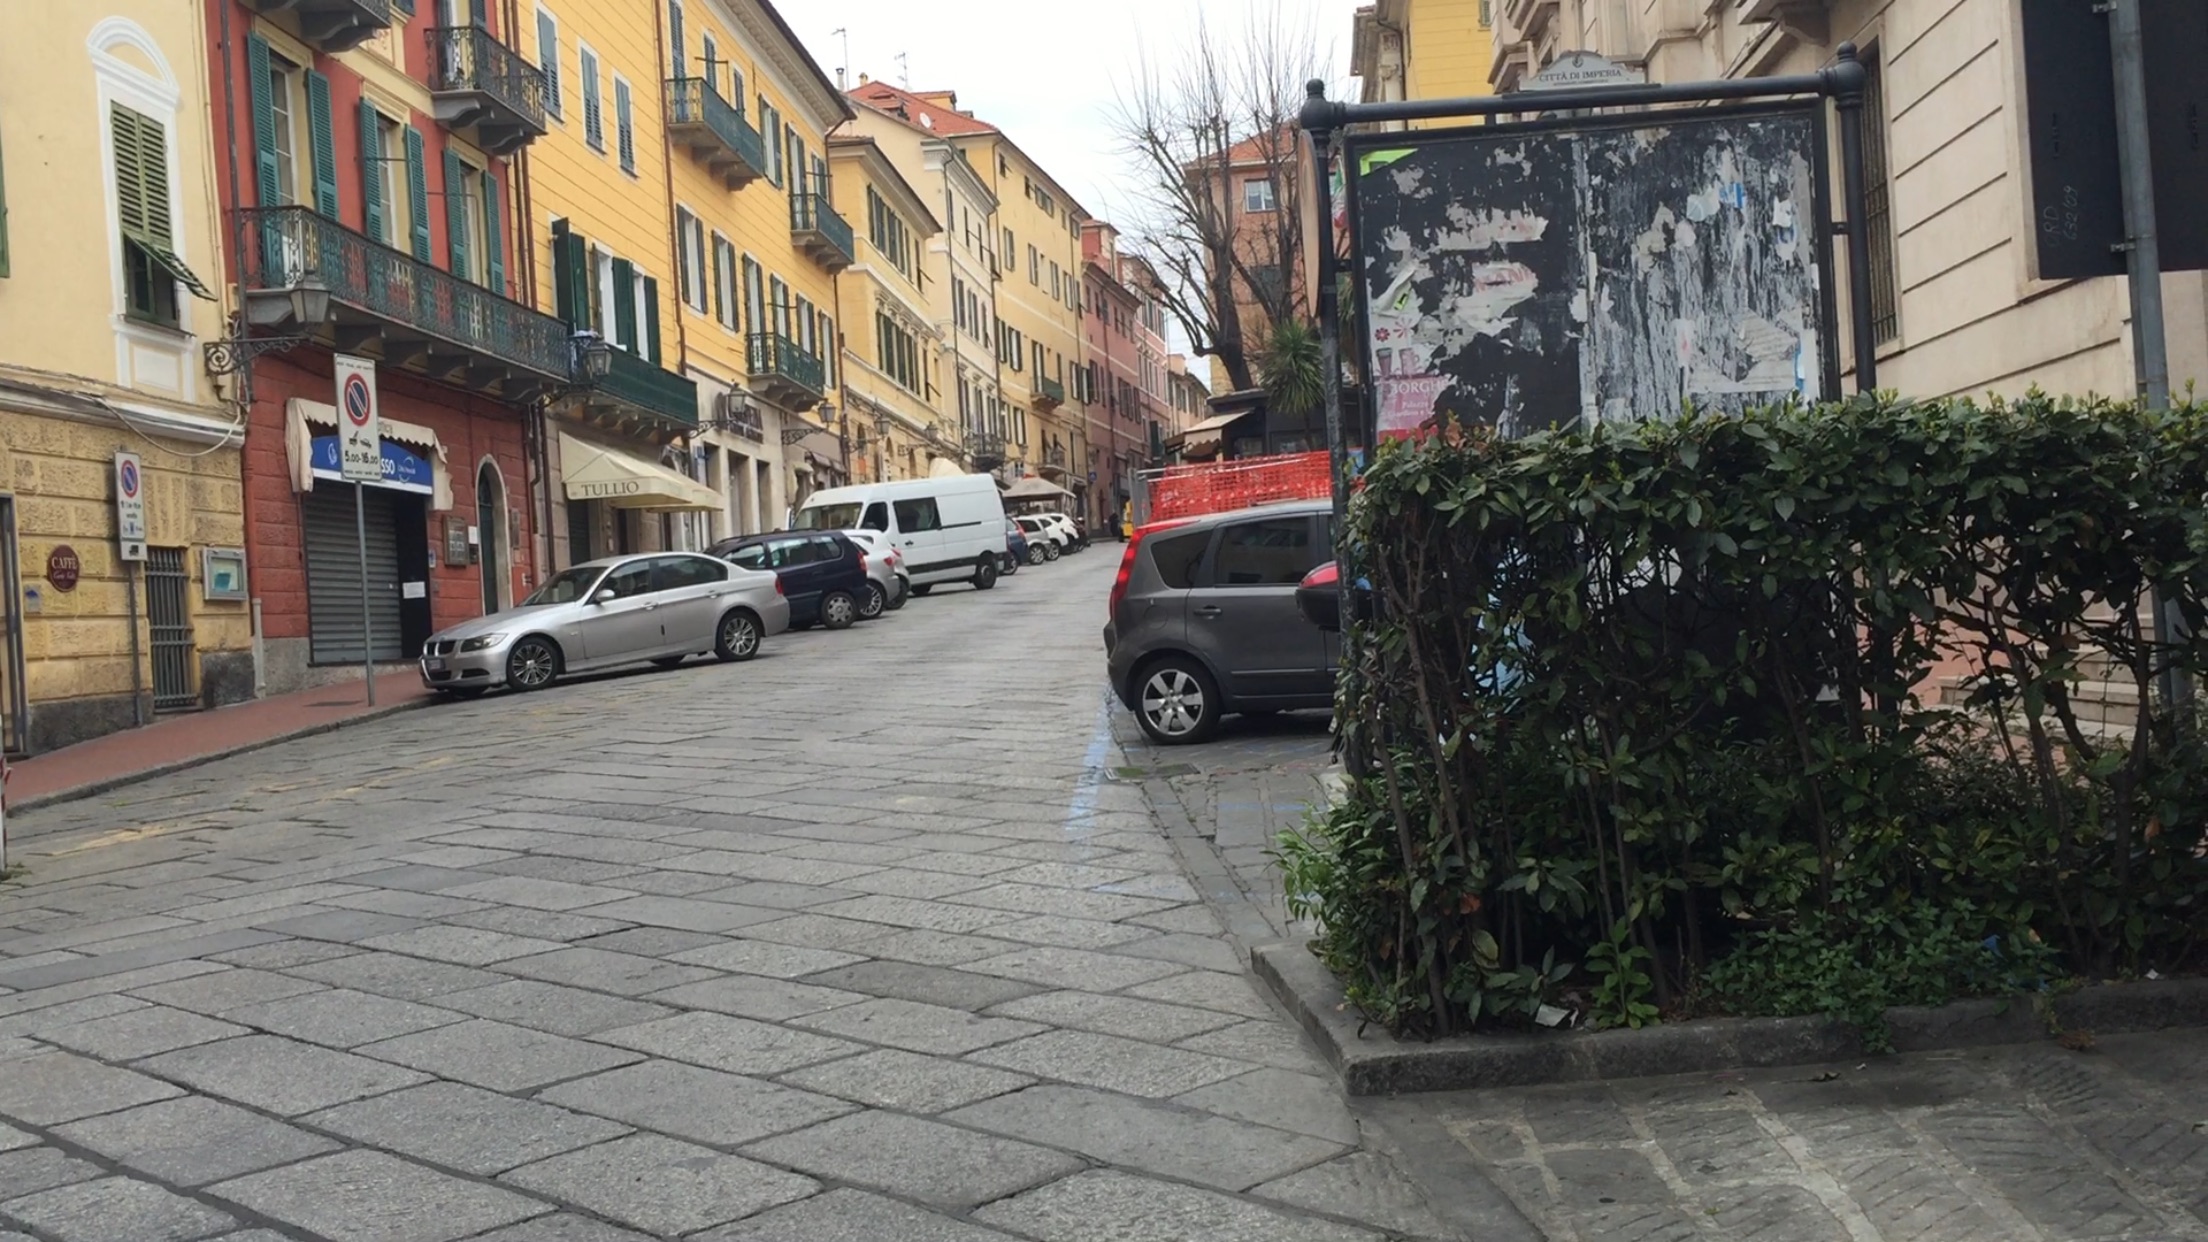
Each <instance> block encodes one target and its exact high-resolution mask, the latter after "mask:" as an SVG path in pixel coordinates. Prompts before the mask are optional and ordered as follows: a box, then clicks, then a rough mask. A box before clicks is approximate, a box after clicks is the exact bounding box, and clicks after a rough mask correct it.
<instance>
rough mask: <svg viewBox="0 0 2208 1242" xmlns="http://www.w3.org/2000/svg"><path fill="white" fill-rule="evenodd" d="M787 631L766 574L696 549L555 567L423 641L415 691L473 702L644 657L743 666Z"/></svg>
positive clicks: (783, 604) (774, 584) (776, 590)
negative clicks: (513, 596) (514, 595)
mask: <svg viewBox="0 0 2208 1242" xmlns="http://www.w3.org/2000/svg"><path fill="white" fill-rule="evenodd" d="M788 628H790V603H789V601H788V600H787V599H784V598H783V597H782V584H781V580H780V579H779V578H777V577H776V576H775V575H774V574H772V573H763V572H758V571H754V570H749V569H742V568H739V567H737V566H735V565H731V564H729V563H728V562H727V561H723V560H719V559H716V558H714V557H710V556H705V555H702V554H700V553H695V552H656V553H651V554H647V555H644V556H610V557H607V558H605V559H603V560H596V561H588V562H586V563H584V564H581V565H576V566H573V567H571V568H568V569H563V570H561V571H560V572H559V573H556V574H554V575H552V577H550V578H548V579H546V580H545V583H544V585H543V586H541V587H538V588H537V590H536V593H535V594H533V595H531V596H530V597H529V598H527V599H525V600H523V601H521V603H519V604H517V605H515V606H514V607H512V608H508V609H506V610H505V611H503V612H496V613H492V614H491V615H490V616H487V617H477V618H476V619H475V620H473V621H466V622H462V623H461V624H459V625H455V626H451V627H449V628H447V629H442V630H439V631H437V632H436V633H435V634H432V635H430V636H429V641H427V642H425V643H423V644H422V661H421V667H422V684H423V685H426V686H428V687H429V688H430V689H432V690H436V691H439V692H441V693H443V694H447V695H451V696H454V697H456V698H474V697H475V696H476V695H479V694H481V693H483V692H484V691H486V690H489V689H491V688H492V687H494V686H511V687H512V688H514V689H516V690H541V689H543V688H544V687H546V686H549V685H551V684H552V683H553V682H555V681H557V680H559V678H560V677H561V676H563V675H565V674H568V673H583V672H591V671H594V670H597V669H602V668H611V667H614V666H616V665H621V664H636V663H641V662H642V661H645V660H650V661H651V662H652V663H654V664H657V665H660V666H662V667H672V666H674V665H677V664H680V663H682V662H683V660H684V659H685V658H686V657H689V656H693V655H705V654H707V653H709V652H710V653H711V654H712V655H714V656H715V657H717V658H719V659H721V660H748V659H750V658H751V657H753V656H755V655H757V654H759V643H760V640H761V639H764V638H767V637H769V636H771V635H774V634H779V633H781V632H782V631H784V630H786V629H788Z"/></svg>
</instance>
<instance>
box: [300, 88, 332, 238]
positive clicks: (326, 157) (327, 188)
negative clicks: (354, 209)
mask: <svg viewBox="0 0 2208 1242" xmlns="http://www.w3.org/2000/svg"><path fill="white" fill-rule="evenodd" d="M307 127H308V128H309V129H310V130H311V131H312V132H313V134H314V209H315V210H316V211H319V212H321V213H322V214H323V215H325V216H328V217H329V218H330V219H332V220H335V219H337V145H336V139H335V137H334V135H332V133H331V132H330V131H331V125H330V80H329V79H328V78H326V77H324V76H322V75H321V74H319V73H309V74H307Z"/></svg>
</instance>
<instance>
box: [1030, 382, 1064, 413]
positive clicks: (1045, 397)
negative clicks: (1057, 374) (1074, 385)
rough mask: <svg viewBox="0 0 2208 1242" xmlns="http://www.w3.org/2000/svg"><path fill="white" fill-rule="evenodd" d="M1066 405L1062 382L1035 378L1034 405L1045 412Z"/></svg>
mask: <svg viewBox="0 0 2208 1242" xmlns="http://www.w3.org/2000/svg"><path fill="white" fill-rule="evenodd" d="M1065 403H1066V385H1065V383H1064V381H1062V380H1054V379H1051V378H1050V377H1048V376H1044V375H1038V376H1036V377H1035V404H1037V405H1039V406H1042V407H1043V408H1044V409H1046V410H1050V409H1056V408H1058V407H1059V406H1061V405H1064V404H1065Z"/></svg>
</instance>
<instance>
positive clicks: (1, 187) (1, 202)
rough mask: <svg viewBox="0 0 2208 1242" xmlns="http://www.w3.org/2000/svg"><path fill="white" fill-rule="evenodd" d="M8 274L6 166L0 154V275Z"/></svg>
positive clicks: (5, 161)
mask: <svg viewBox="0 0 2208 1242" xmlns="http://www.w3.org/2000/svg"><path fill="white" fill-rule="evenodd" d="M7 274H8V167H7V159H6V156H5V155H4V154H0V277H5V276H6V275H7Z"/></svg>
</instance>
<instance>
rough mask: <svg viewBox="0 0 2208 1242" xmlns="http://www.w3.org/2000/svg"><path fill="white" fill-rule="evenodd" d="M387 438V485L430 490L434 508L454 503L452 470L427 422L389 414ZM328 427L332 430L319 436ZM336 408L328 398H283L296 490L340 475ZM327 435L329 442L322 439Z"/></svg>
mask: <svg viewBox="0 0 2208 1242" xmlns="http://www.w3.org/2000/svg"><path fill="white" fill-rule="evenodd" d="M377 424H378V427H379V428H380V430H381V431H382V433H383V441H384V446H385V447H384V478H385V479H386V480H388V482H387V483H386V486H389V487H392V488H394V489H396V490H398V491H409V492H426V493H428V494H429V497H430V505H429V507H430V508H432V509H440V510H442V509H450V508H451V507H452V475H451V474H450V473H449V472H447V471H446V469H445V446H444V444H443V443H441V442H440V441H439V440H438V439H437V433H436V432H434V431H432V430H430V429H429V428H427V427H421V426H417V425H415V424H413V423H409V422H402V421H400V420H399V419H396V418H390V417H384V418H379V419H378V420H377ZM322 429H327V430H328V432H329V434H328V435H326V436H318V435H317V434H316V432H317V431H319V430H322ZM336 439H337V407H336V406H334V405H331V404H329V403H327V402H323V401H308V400H305V399H304V398H300V397H293V398H291V399H290V400H288V401H286V402H284V456H285V458H286V459H287V461H288V463H289V465H290V466H291V490H293V491H295V492H305V491H312V490H313V489H314V481H315V480H316V479H335V478H337V477H338V474H337V470H336V468H335V466H334V462H335V460H336V456H335V452H336ZM317 440H328V441H330V443H329V444H326V445H321V444H317V443H316V441H317ZM392 445H401V446H404V448H405V449H419V450H421V451H420V452H419V453H410V452H405V451H403V450H402V451H398V452H394V451H393V450H392V448H391V446H392ZM424 465H426V466H427V467H428V472H427V473H428V479H427V480H426V482H421V483H417V482H415V480H417V479H419V478H420V473H421V472H420V467H421V466H424Z"/></svg>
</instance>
